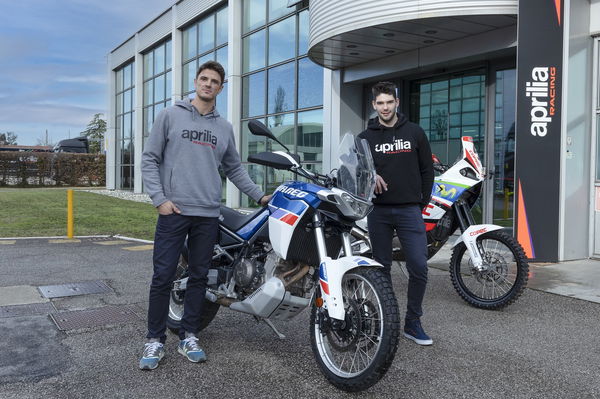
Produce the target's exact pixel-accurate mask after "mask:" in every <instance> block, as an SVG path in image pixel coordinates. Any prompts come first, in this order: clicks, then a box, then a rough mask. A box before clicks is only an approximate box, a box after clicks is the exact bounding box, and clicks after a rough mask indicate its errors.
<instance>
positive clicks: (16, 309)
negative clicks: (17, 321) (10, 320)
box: [0, 302, 56, 318]
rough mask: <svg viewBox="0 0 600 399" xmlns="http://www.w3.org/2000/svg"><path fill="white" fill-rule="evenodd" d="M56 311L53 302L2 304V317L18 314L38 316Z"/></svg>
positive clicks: (0, 310)
mask: <svg viewBox="0 0 600 399" xmlns="http://www.w3.org/2000/svg"><path fill="white" fill-rule="evenodd" d="M54 312H56V309H55V308H54V306H53V305H52V303H51V302H44V303H30V304H27V305H10V306H0V318H3V317H18V316H38V315H45V314H50V313H54Z"/></svg>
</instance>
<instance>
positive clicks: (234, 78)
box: [225, 1, 242, 208]
mask: <svg viewBox="0 0 600 399" xmlns="http://www.w3.org/2000/svg"><path fill="white" fill-rule="evenodd" d="M227 13H228V18H229V19H228V29H229V30H228V32H227V33H228V46H227V57H228V58H229V60H228V64H229V67H228V69H229V70H228V71H226V72H227V82H228V83H227V110H228V113H227V115H228V120H229V122H231V124H232V125H233V135H234V138H235V142H236V144H237V147H238V151H239V152H240V153H241V148H242V146H241V132H240V129H241V126H240V120H241V118H242V102H241V94H242V2H241V1H230V2H229V6H228V7H227ZM225 204H226V205H227V206H228V207H231V208H239V206H240V190H238V189H237V187H236V186H234V185H233V184H232V183H231V182H230V181H229V180H227V191H226V202H225Z"/></svg>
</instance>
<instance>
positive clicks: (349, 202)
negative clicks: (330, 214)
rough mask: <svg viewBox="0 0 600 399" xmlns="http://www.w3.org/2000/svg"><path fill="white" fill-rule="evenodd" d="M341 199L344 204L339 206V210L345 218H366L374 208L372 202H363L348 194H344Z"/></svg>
mask: <svg viewBox="0 0 600 399" xmlns="http://www.w3.org/2000/svg"><path fill="white" fill-rule="evenodd" d="M340 198H341V199H342V203H341V204H339V205H338V208H339V209H340V210H341V211H342V213H343V214H344V216H346V217H349V218H352V219H362V218H364V217H365V216H367V214H368V213H369V212H370V211H371V208H372V207H373V205H372V204H371V203H370V202H367V201H361V200H359V199H357V198H355V197H353V196H352V195H350V194H348V193H342V194H341V195H340Z"/></svg>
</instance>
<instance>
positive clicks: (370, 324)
mask: <svg viewBox="0 0 600 399" xmlns="http://www.w3.org/2000/svg"><path fill="white" fill-rule="evenodd" d="M342 289H343V298H344V307H345V309H346V319H345V320H344V323H345V325H344V327H343V328H337V329H336V328H333V327H332V326H331V320H330V319H328V318H327V316H326V310H324V309H323V308H317V307H316V306H315V305H314V304H313V306H312V311H311V317H310V341H311V346H312V350H313V354H314V355H315V359H316V360H317V364H318V365H319V368H320V369H321V371H322V372H323V374H324V375H325V377H326V378H327V380H329V382H330V383H332V384H333V385H334V386H336V387H337V388H339V389H342V390H344V391H348V392H357V391H362V390H365V389H367V388H369V387H371V386H373V385H374V384H375V383H377V382H378V381H379V380H380V379H381V378H382V377H383V376H384V375H385V373H386V372H387V370H388V368H389V367H390V365H391V364H392V361H393V360H394V356H395V354H396V349H397V348H398V337H399V334H400V319H399V310H398V302H397V301H396V296H395V295H394V290H393V288H392V284H391V281H390V279H389V276H388V275H387V274H386V273H385V272H384V271H383V269H381V268H359V269H354V270H351V271H350V272H348V273H347V274H346V275H344V279H343V281H342ZM323 319H326V320H327V321H326V322H323ZM320 321H321V322H322V323H320ZM322 326H327V327H323V329H322Z"/></svg>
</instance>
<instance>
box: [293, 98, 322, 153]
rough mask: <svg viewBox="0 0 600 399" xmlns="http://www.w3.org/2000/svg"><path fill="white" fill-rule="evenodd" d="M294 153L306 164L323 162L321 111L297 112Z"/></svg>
mask: <svg viewBox="0 0 600 399" xmlns="http://www.w3.org/2000/svg"><path fill="white" fill-rule="evenodd" d="M297 137H298V139H297V148H296V152H297V153H298V154H299V155H300V157H301V159H302V160H303V161H306V162H310V161H317V162H322V161H323V110H322V109H316V110H313V111H305V112H298V134H297Z"/></svg>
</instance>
